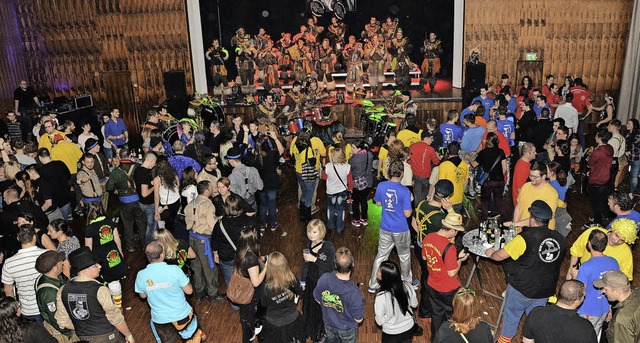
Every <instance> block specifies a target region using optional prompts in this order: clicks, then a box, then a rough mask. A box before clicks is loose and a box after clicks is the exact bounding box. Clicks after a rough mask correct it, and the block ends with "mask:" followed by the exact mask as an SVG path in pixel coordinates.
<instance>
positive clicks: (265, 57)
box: [258, 40, 280, 90]
mask: <svg viewBox="0 0 640 343" xmlns="http://www.w3.org/2000/svg"><path fill="white" fill-rule="evenodd" d="M279 54H280V52H279V51H278V49H276V48H274V47H273V41H272V40H269V41H268V42H267V45H266V46H265V48H264V49H262V51H260V53H259V54H258V70H259V71H260V72H258V75H261V74H262V75H261V78H262V79H263V80H264V83H263V84H264V88H265V90H269V89H271V88H273V87H279V86H280V80H279V79H278V59H279V57H280V56H279Z"/></svg>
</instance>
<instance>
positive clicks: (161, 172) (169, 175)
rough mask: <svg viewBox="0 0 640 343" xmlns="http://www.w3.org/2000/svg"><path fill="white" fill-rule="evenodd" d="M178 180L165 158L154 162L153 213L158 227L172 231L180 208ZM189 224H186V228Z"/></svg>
mask: <svg viewBox="0 0 640 343" xmlns="http://www.w3.org/2000/svg"><path fill="white" fill-rule="evenodd" d="M179 185H180V180H179V179H178V174H176V171H175V169H173V167H171V164H169V162H168V161H167V160H166V159H161V160H159V161H157V162H156V177H155V178H154V179H153V205H154V206H153V207H154V209H155V213H154V215H153V217H154V219H155V220H156V221H162V224H163V226H161V225H162V224H160V223H158V227H159V228H163V229H164V228H167V229H169V231H172V230H173V228H174V223H175V221H176V217H177V215H178V210H179V209H180V193H179V192H178V191H179V187H178V186H179ZM188 227H189V226H187V228H188Z"/></svg>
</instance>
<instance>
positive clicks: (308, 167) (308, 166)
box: [300, 148, 318, 181]
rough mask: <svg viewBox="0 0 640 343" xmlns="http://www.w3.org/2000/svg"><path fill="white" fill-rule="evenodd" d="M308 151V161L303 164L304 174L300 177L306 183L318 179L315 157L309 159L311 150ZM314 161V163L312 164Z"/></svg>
mask: <svg viewBox="0 0 640 343" xmlns="http://www.w3.org/2000/svg"><path fill="white" fill-rule="evenodd" d="M306 150H307V155H306V161H304V163H302V173H301V174H300V177H301V178H302V180H304V181H315V180H316V179H317V178H318V169H316V159H315V157H312V158H309V148H307V149H306ZM312 160H313V163H312Z"/></svg>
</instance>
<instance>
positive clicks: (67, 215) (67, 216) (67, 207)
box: [60, 203, 107, 221]
mask: <svg viewBox="0 0 640 343" xmlns="http://www.w3.org/2000/svg"><path fill="white" fill-rule="evenodd" d="M106 210H107V209H106V208H105V211H106ZM60 213H62V218H64V220H66V221H70V220H71V203H66V204H64V205H63V206H60Z"/></svg>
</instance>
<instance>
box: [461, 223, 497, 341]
mask: <svg viewBox="0 0 640 343" xmlns="http://www.w3.org/2000/svg"><path fill="white" fill-rule="evenodd" d="M485 243H487V236H486V234H485V233H484V232H480V229H474V230H471V231H468V232H467V233H465V234H464V236H462V245H464V247H465V248H467V249H469V252H470V253H472V254H474V255H475V258H474V259H473V267H472V268H471V274H469V278H468V279H467V283H466V284H465V288H469V285H470V284H471V279H473V276H474V275H476V271H478V269H479V267H478V264H479V263H480V258H481V257H482V258H485V259H488V258H489V257H488V256H487V255H486V254H485V252H486V251H487V249H488V248H487V247H485V246H484V244H485ZM477 275H478V282H480V289H482V293H484V294H486V295H489V296H492V297H494V298H496V299H498V300H499V301H500V303H501V304H500V311H498V319H497V320H496V322H495V323H488V324H489V326H490V327H492V328H493V330H494V338H495V337H496V336H497V335H498V326H500V320H501V319H502V314H503V312H504V297H502V296H501V295H498V294H494V293H492V292H489V291H487V290H486V289H484V284H483V282H482V276H481V275H480V273H479V272H478V273H477Z"/></svg>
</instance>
